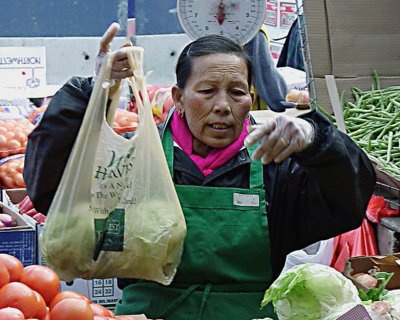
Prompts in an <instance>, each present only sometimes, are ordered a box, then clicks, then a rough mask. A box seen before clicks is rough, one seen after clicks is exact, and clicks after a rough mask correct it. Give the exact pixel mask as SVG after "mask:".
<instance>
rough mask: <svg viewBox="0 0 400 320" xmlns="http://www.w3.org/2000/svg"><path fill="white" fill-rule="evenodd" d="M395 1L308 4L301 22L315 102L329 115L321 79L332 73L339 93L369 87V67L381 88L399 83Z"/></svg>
mask: <svg viewBox="0 0 400 320" xmlns="http://www.w3.org/2000/svg"><path fill="white" fill-rule="evenodd" d="M399 12H400V1H398V0H382V1H381V2H379V3H377V2H376V1H372V0H353V1H347V0H336V1H329V0H322V1H321V0H308V1H305V2H304V18H305V25H306V30H307V35H308V43H309V47H310V56H311V65H312V72H313V77H314V79H315V81H316V98H317V100H318V103H319V104H320V105H321V106H322V107H323V108H324V109H326V110H327V111H329V112H331V111H332V109H331V107H330V104H331V103H330V100H329V96H328V92H327V89H326V85H325V75H334V76H335V78H336V81H337V87H338V91H339V94H341V92H342V91H343V90H346V92H350V89H351V88H352V87H353V86H355V87H359V88H360V89H364V90H365V89H368V88H370V87H371V84H372V83H373V79H372V77H371V76H370V75H371V69H375V70H376V71H377V72H378V74H379V76H380V77H381V80H382V87H388V86H392V85H394V84H396V85H398V84H399V81H400V59H399V54H398V53H399V52H400V33H399V32H398V30H400V19H399V18H398V13H399Z"/></svg>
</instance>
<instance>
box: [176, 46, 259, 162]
mask: <svg viewBox="0 0 400 320" xmlns="http://www.w3.org/2000/svg"><path fill="white" fill-rule="evenodd" d="M192 63H193V64H192V73H191V75H190V76H189V78H188V80H187V82H186V85H185V88H184V89H179V88H178V87H174V89H173V97H174V101H175V105H176V107H177V108H178V110H181V111H184V114H185V117H186V121H187V124H188V126H189V129H190V131H191V132H192V134H193V137H194V138H193V151H194V152H195V153H198V154H200V155H206V154H208V152H209V151H210V149H211V148H224V147H227V146H228V145H230V144H231V143H232V142H233V141H235V140H236V139H237V138H238V137H239V135H240V133H241V131H242V128H243V123H244V120H245V118H246V115H247V113H248V112H249V110H250V107H251V105H252V95H251V94H250V90H249V86H248V83H247V66H246V62H245V61H244V60H243V59H241V58H239V57H237V56H235V55H231V54H224V53H218V54H210V55H206V56H201V57H197V58H194V59H193V61H192Z"/></svg>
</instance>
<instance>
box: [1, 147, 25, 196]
mask: <svg viewBox="0 0 400 320" xmlns="http://www.w3.org/2000/svg"><path fill="white" fill-rule="evenodd" d="M24 160H25V155H24V154H16V155H12V156H9V157H6V158H3V159H0V185H1V187H2V188H3V189H16V188H26V186H25V181H24V177H23V175H22V172H23V170H24Z"/></svg>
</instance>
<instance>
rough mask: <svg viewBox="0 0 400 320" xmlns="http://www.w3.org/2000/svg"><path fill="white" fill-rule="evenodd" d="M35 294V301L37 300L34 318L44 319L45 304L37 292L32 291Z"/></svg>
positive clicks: (45, 313)
mask: <svg viewBox="0 0 400 320" xmlns="http://www.w3.org/2000/svg"><path fill="white" fill-rule="evenodd" d="M33 292H34V293H35V296H36V302H37V308H36V313H35V318H37V319H39V320H45V319H46V315H47V306H46V302H45V301H44V299H43V297H42V296H41V295H40V294H39V293H37V292H36V291H33Z"/></svg>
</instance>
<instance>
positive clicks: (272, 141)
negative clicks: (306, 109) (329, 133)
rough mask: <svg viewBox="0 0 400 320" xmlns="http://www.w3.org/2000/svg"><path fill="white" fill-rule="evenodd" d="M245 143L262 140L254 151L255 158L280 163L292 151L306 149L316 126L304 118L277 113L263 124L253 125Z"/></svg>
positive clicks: (312, 137) (265, 162) (264, 162)
mask: <svg viewBox="0 0 400 320" xmlns="http://www.w3.org/2000/svg"><path fill="white" fill-rule="evenodd" d="M248 129H249V134H248V136H247V138H246V139H245V141H244V143H245V145H246V146H251V145H253V144H255V143H256V142H258V141H259V142H260V145H259V146H258V147H257V149H256V151H255V152H254V153H253V155H252V158H253V160H259V159H261V161H262V163H263V164H268V163H270V162H272V161H274V162H276V163H279V162H282V161H283V160H284V159H286V158H287V157H289V156H290V155H291V154H292V153H295V152H300V151H303V150H305V149H306V148H307V147H308V146H309V145H311V143H312V141H313V139H314V127H313V126H312V125H311V124H310V123H309V122H307V121H306V120H304V119H301V118H295V117H289V116H285V115H277V116H274V117H271V118H268V119H267V120H266V122H265V123H263V124H256V125H252V126H250V127H249V128H248Z"/></svg>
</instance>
